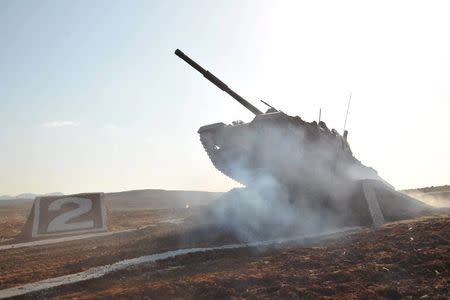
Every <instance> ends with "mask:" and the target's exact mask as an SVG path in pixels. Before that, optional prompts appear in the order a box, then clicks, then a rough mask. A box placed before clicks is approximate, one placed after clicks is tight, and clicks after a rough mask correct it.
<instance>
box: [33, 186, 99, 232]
mask: <svg viewBox="0 0 450 300" xmlns="http://www.w3.org/2000/svg"><path fill="white" fill-rule="evenodd" d="M106 230H107V226H106V209H105V203H104V199H103V193H92V194H78V195H68V196H62V197H61V196H57V197H55V196H50V197H39V198H37V199H36V200H35V202H34V216H33V228H32V237H44V236H57V235H67V234H81V233H91V232H98V231H106Z"/></svg>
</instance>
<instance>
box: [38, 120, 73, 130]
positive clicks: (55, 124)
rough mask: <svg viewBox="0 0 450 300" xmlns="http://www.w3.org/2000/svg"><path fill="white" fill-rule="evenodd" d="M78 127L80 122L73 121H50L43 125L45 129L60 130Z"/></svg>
mask: <svg viewBox="0 0 450 300" xmlns="http://www.w3.org/2000/svg"><path fill="white" fill-rule="evenodd" d="M78 126H80V122H75V121H67V120H66V121H52V122H47V123H45V124H44V127H47V128H60V127H78Z"/></svg>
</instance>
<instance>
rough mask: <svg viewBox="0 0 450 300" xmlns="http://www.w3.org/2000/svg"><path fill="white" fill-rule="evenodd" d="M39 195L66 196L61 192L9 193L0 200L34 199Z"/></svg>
mask: <svg viewBox="0 0 450 300" xmlns="http://www.w3.org/2000/svg"><path fill="white" fill-rule="evenodd" d="M37 196H64V194H63V193H60V192H54V193H48V194H32V193H23V194H19V195H17V196H9V195H3V196H0V200H16V199H21V200H34V199H35V198H36V197H37Z"/></svg>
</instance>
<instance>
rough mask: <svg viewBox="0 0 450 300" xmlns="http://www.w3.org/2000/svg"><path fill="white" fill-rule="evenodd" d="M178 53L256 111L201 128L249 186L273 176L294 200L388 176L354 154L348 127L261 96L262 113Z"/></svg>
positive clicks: (228, 170) (217, 157)
mask: <svg viewBox="0 0 450 300" xmlns="http://www.w3.org/2000/svg"><path fill="white" fill-rule="evenodd" d="M175 54H176V55H177V56H179V57H180V58H181V59H183V60H184V61H185V62H187V63H188V64H189V65H191V66H192V67H193V68H194V69H196V70H197V71H199V72H200V73H201V74H202V75H203V76H204V77H206V78H207V79H208V80H209V81H211V82H212V83H213V84H214V85H216V86H217V87H219V88H220V89H221V90H223V91H225V92H226V93H228V94H229V95H230V96H232V97H233V98H234V99H235V100H237V101H238V102H239V103H240V104H241V105H243V106H244V107H245V108H247V109H248V110H249V111H251V112H252V113H253V114H254V115H255V117H254V119H253V120H252V121H250V122H248V123H244V122H242V121H235V122H233V123H232V124H224V123H214V124H209V125H205V126H202V127H200V129H199V130H198V133H199V135H200V141H201V143H202V145H203V148H204V149H205V151H206V153H207V155H208V157H209V158H210V160H211V162H212V164H213V165H214V166H215V168H216V169H217V170H219V171H220V172H222V173H223V174H225V175H227V176H228V177H230V178H232V179H234V180H235V181H237V182H239V183H241V184H243V185H245V186H246V187H252V186H253V185H256V184H259V183H260V182H261V181H262V180H266V179H267V178H270V180H274V181H276V182H277V183H278V184H280V185H281V186H283V187H284V188H285V189H286V190H287V191H288V193H289V199H290V201H291V202H293V201H297V200H298V199H299V198H308V199H314V200H316V201H317V200H318V199H329V198H330V197H333V195H332V194H334V193H335V191H336V190H341V189H340V188H339V187H342V185H346V184H348V183H349V182H351V181H355V180H360V179H376V180H380V181H383V179H382V178H381V177H380V176H378V174H377V172H376V171H375V170H374V169H372V168H370V167H367V166H365V165H363V164H362V163H361V162H360V161H359V160H357V159H356V158H355V156H354V155H353V153H352V151H351V149H350V145H349V143H348V141H347V132H346V131H345V132H344V134H343V135H341V134H339V133H338V132H337V131H336V130H335V129H329V128H328V127H327V125H326V124H325V122H323V121H319V122H316V121H313V122H307V121H304V120H302V118H301V117H299V116H290V115H288V114H286V113H284V112H282V111H279V110H277V109H276V108H274V107H273V106H271V105H269V104H267V103H266V102H264V101H262V100H261V101H262V102H263V103H264V104H266V105H268V106H269V109H268V110H267V111H266V113H263V112H262V111H261V110H259V109H258V108H257V107H255V106H254V105H253V104H251V103H250V102H248V101H247V100H245V99H244V98H243V97H241V96H240V95H238V94H237V93H236V92H234V91H233V90H232V89H230V88H229V87H228V86H227V85H226V84H225V83H223V82H222V81H221V80H220V79H218V78H217V77H216V76H214V75H213V74H212V73H210V72H209V71H207V70H205V69H203V68H202V67H201V66H200V65H198V64H197V63H196V62H195V61H193V60H192V59H190V58H189V57H188V56H187V55H185V54H184V53H183V52H182V51H180V50H178V49H177V50H176V51H175ZM299 195H302V197H299ZM305 196H307V197H305Z"/></svg>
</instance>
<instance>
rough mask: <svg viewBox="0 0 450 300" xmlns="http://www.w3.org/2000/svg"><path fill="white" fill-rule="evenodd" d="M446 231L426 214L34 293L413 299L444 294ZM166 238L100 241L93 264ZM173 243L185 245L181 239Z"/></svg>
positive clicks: (448, 275)
mask: <svg viewBox="0 0 450 300" xmlns="http://www.w3.org/2000/svg"><path fill="white" fill-rule="evenodd" d="M171 230H173V228H172V229H171ZM171 232H172V233H173V231H171ZM449 232H450V216H448V215H446V216H440V217H429V218H422V219H420V220H416V221H407V222H399V223H392V224H388V225H385V226H384V227H382V228H380V229H377V230H365V232H363V233H357V234H353V235H350V236H348V237H346V238H340V239H331V240H327V241H320V242H317V241H316V242H311V243H310V244H309V245H303V246H299V245H289V246H287V247H283V248H279V249H277V248H270V249H265V250H264V251H261V249H240V250H220V251H213V252H209V253H198V254H190V255H185V256H181V257H176V258H173V259H168V260H165V261H161V262H158V263H153V264H147V265H144V266H141V267H138V268H133V269H132V270H127V271H122V272H116V273H114V274H111V275H108V276H106V277H104V278H101V279H96V280H91V281H88V282H83V283H79V284H75V285H72V286H66V287H61V288H57V289H54V290H52V291H49V292H46V293H42V292H41V293H38V294H33V295H30V297H36V296H39V297H41V296H46V297H58V298H60V297H67V298H72V297H81V298H84V297H89V298H90V297H124V298H128V297H144V296H148V297H149V298H152V299H158V298H196V299H198V298H204V299H212V298H233V297H238V298H240V297H246V298H255V297H256V298H308V297H309V298H317V297H336V298H341V299H342V298H346V299H349V298H364V299H366V298H373V299H374V298H380V297H386V298H391V299H399V298H401V297H404V298H413V299H416V298H419V297H422V296H424V295H427V296H428V297H430V298H435V299H436V298H441V299H447V298H448V296H449V295H450V293H449V280H450V272H449V270H450V241H449ZM160 233H161V234H163V233H162V232H160ZM139 235H140V234H139ZM134 238H136V236H135V237H134ZM127 240H128V239H127ZM161 241H163V240H159V242H157V243H156V244H155V239H150V241H148V240H144V239H142V240H141V241H136V242H135V243H133V246H132V247H130V245H127V244H128V243H127V242H125V243H120V244H117V246H116V247H114V248H115V249H113V250H112V249H108V248H109V247H103V246H102V251H101V252H100V255H101V257H98V258H95V259H94V261H95V263H94V264H97V265H98V264H101V263H104V262H105V261H107V260H110V257H109V254H108V253H109V252H108V251H112V252H111V253H114V251H117V252H116V253H117V255H115V256H114V260H115V261H117V260H119V259H123V258H125V257H128V256H132V255H136V256H137V255H138V254H139V253H144V252H146V254H148V253H149V252H152V250H154V251H157V249H156V248H159V249H162V248H171V247H170V242H169V240H167V239H166V240H165V242H164V243H162V242H161ZM172 242H173V243H174V245H175V244H178V245H177V247H178V246H180V245H179V243H180V242H179V241H177V242H175V241H172ZM216 242H217V241H216ZM96 243H98V241H97V242H96ZM96 243H94V244H96ZM212 243H214V242H212ZM203 244H205V243H203ZM158 245H159V246H162V247H158ZM186 245H187V243H186ZM72 247H73V245H70V246H69V245H68V246H67V248H66V247H64V248H65V249H66V250H67V249H69V248H72ZM93 247H95V246H93ZM97 247H98V244H97ZM131 248H134V249H135V250H134V251H132V250H131ZM87 249H88V248H87ZM97 249H98V248H97ZM127 249H128V250H127ZM94 250H96V249H94ZM127 251H128V252H127ZM158 251H159V250H158ZM63 252H64V251H63ZM74 252H78V255H80V252H79V251H74ZM89 252H90V251H89ZM94 252H95V251H94ZM84 255H87V254H86V252H85V254H84ZM89 255H92V254H89ZM52 256H53V255H52ZM82 257H83V254H81V257H80V256H78V259H80V258H82ZM31 261H34V262H36V261H38V258H37V257H35V258H33V259H32V260H30V262H31ZM89 262H91V264H92V263H93V261H92V260H91V261H90V260H89V259H87V260H86V259H81V261H79V262H78V263H76V265H77V269H83V268H86V266H87V265H89V264H90V263H89ZM0 264H3V262H0ZM81 265H82V267H81ZM66 266H67V265H66ZM66 266H65V267H64V268H63V269H62V271H64V270H67V269H66ZM69 266H70V264H69ZM30 268H32V267H31V266H30ZM69 269H70V268H69ZM71 271H72V272H73V271H77V270H74V269H73V270H71ZM55 273H58V272H55ZM59 273H61V270H60V271H59ZM16 275H17V274H16ZM35 275H36V274H34V276H35ZM48 275H49V274H47V275H46V276H48ZM46 276H44V275H42V277H46ZM20 277H21V278H23V277H22V276H20ZM16 278H17V277H16ZM10 279H11V278H10ZM33 279H34V280H33V281H36V278H33Z"/></svg>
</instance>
